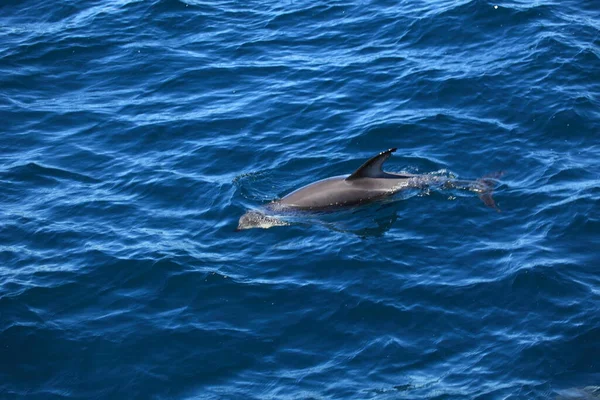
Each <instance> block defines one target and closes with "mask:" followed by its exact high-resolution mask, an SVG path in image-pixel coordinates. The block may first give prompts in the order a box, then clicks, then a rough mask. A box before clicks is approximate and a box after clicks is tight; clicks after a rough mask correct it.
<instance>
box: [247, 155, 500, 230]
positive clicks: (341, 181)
mask: <svg viewBox="0 0 600 400" xmlns="http://www.w3.org/2000/svg"><path fill="white" fill-rule="evenodd" d="M395 151H396V148H392V149H389V150H386V151H383V152H381V153H379V154H378V155H376V156H375V157H373V158H371V159H370V160H368V161H367V162H365V163H364V164H363V165H361V166H360V167H359V168H358V169H357V170H356V171H354V173H352V174H351V175H342V176H334V177H331V178H327V179H323V180H321V181H317V182H314V183H311V184H309V185H307V186H304V187H302V188H300V189H298V190H295V191H293V192H292V193H290V194H288V195H287V196H285V197H283V198H282V199H279V200H276V201H273V202H271V203H269V204H267V205H266V206H265V207H264V208H263V209H262V210H261V211H248V212H246V213H245V214H244V215H242V217H241V218H240V220H239V223H238V228H237V230H242V229H250V228H270V227H272V226H282V225H288V223H286V222H285V221H282V220H280V219H278V218H276V217H273V216H271V215H269V214H273V213H278V212H286V211H326V210H331V209H337V208H342V207H352V206H358V205H361V204H365V203H370V202H373V201H376V200H379V199H382V198H385V197H388V196H392V195H394V194H396V193H398V192H399V191H401V190H405V189H410V188H417V189H424V188H427V187H430V186H440V187H442V188H444V189H452V188H457V189H466V190H471V191H474V192H477V193H478V194H479V197H480V198H481V200H482V201H483V202H484V203H485V204H486V205H487V206H489V207H491V208H494V209H496V210H497V211H500V210H499V209H498V207H497V206H496V203H495V202H494V200H493V198H492V189H493V186H494V182H493V180H492V179H493V178H496V177H498V176H499V175H495V176H488V177H485V178H482V179H478V180H474V181H469V180H456V179H450V178H447V177H441V176H435V175H419V174H405V173H390V172H385V171H383V163H384V162H385V161H386V160H387V159H388V158H389V157H390V156H391V155H392V153H393V152H395Z"/></svg>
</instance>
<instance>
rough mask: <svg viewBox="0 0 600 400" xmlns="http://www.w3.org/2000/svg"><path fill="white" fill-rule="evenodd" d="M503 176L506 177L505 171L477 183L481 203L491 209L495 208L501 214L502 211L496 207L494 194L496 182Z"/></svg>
mask: <svg viewBox="0 0 600 400" xmlns="http://www.w3.org/2000/svg"><path fill="white" fill-rule="evenodd" d="M502 175H504V171H499V172H494V173H491V174H488V175H486V176H484V177H482V178H479V179H477V181H475V183H476V191H477V193H478V194H479V198H480V199H481V201H483V204H485V205H486V206H488V207H490V208H493V209H494V210H496V211H498V212H501V211H502V210H500V208H499V207H498V206H497V205H496V202H495V201H494V198H493V197H492V194H493V192H494V187H495V186H496V183H497V182H496V180H497V179H499V178H500V177H501V176H502Z"/></svg>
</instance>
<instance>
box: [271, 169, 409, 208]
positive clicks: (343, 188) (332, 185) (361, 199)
mask: <svg viewBox="0 0 600 400" xmlns="http://www.w3.org/2000/svg"><path fill="white" fill-rule="evenodd" d="M346 178H347V175H344V176H336V177H333V178H328V179H324V180H321V181H318V182H315V183H312V184H310V185H307V186H304V187H302V188H300V189H298V190H296V191H294V192H292V193H290V194H288V195H287V196H285V197H283V198H282V199H281V200H279V201H278V204H280V205H282V206H286V207H293V208H298V209H310V210H316V209H327V208H331V207H340V206H353V205H358V204H362V203H366V202H369V201H373V200H376V199H379V198H381V197H384V196H388V195H390V194H393V193H394V192H395V191H397V190H395V188H397V187H398V186H399V185H398V181H399V179H385V178H384V179H373V178H363V179H355V180H347V179H346Z"/></svg>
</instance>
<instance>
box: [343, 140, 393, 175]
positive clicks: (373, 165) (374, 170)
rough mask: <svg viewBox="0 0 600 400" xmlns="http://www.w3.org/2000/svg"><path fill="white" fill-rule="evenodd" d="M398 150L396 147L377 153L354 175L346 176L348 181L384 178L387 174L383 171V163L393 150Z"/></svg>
mask: <svg viewBox="0 0 600 400" xmlns="http://www.w3.org/2000/svg"><path fill="white" fill-rule="evenodd" d="M395 151H396V148H395V147H394V148H393V149H389V150H386V151H382V152H381V153H379V154H377V155H376V156H375V157H373V158H371V159H370V160H369V161H367V162H366V163H364V164H363V165H361V166H360V168H358V169H357V170H356V171H354V173H353V174H352V175H350V176H349V177H347V178H346V180H347V181H351V180H353V179H358V178H382V177H384V176H385V172H383V168H382V167H383V163H384V162H385V160H387V159H388V158H389V157H390V156H391V155H392V153H393V152H395Z"/></svg>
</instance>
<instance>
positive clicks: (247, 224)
mask: <svg viewBox="0 0 600 400" xmlns="http://www.w3.org/2000/svg"><path fill="white" fill-rule="evenodd" d="M283 225H289V224H288V223H287V222H285V221H282V220H280V219H277V218H274V217H270V216H268V215H265V214H263V213H261V212H259V211H254V210H251V211H248V212H246V213H245V214H244V215H242V216H241V217H240V220H239V222H238V227H237V229H236V231H241V230H243V229H251V228H263V229H267V228H271V227H273V226H283Z"/></svg>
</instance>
